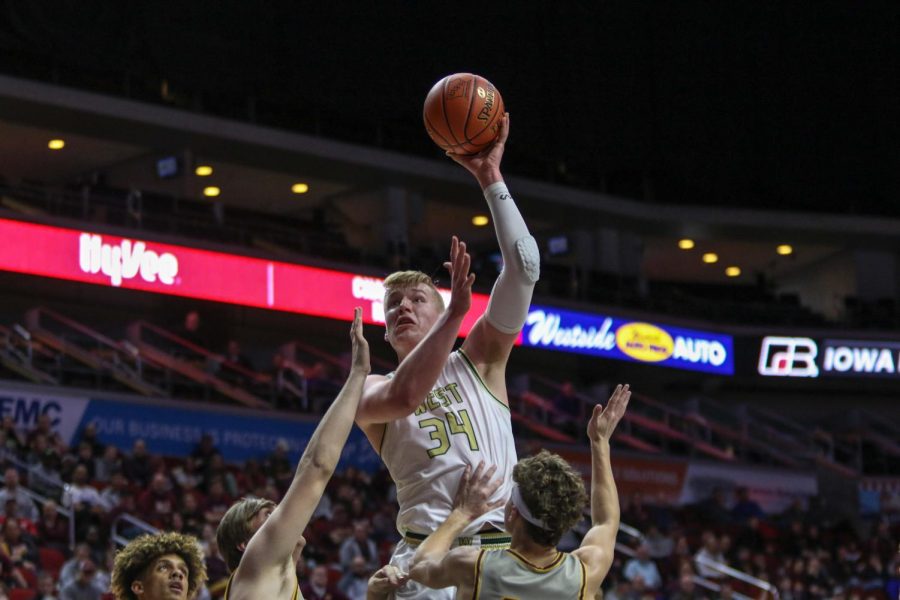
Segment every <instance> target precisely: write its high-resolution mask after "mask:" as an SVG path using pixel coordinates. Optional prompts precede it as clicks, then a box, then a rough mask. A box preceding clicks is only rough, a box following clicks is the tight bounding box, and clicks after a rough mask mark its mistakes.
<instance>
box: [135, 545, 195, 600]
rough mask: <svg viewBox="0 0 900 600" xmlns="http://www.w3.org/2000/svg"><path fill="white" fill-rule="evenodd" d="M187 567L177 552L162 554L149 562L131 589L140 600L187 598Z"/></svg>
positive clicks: (179, 599)
mask: <svg viewBox="0 0 900 600" xmlns="http://www.w3.org/2000/svg"><path fill="white" fill-rule="evenodd" d="M188 575H189V573H188V567H187V565H186V564H185V562H184V560H182V559H181V557H180V556H178V555H177V554H164V555H162V556H160V557H159V558H157V559H156V560H154V561H153V562H152V563H151V564H150V568H149V569H148V570H147V573H146V575H145V576H144V578H143V579H142V580H141V581H139V582H135V583H134V584H133V585H132V588H131V591H132V592H134V594H135V595H136V596H137V597H138V598H141V599H142V600H187V597H188Z"/></svg>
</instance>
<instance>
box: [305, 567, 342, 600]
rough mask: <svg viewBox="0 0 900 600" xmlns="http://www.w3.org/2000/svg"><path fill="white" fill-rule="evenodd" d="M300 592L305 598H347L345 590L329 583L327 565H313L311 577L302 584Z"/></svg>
mask: <svg viewBox="0 0 900 600" xmlns="http://www.w3.org/2000/svg"><path fill="white" fill-rule="evenodd" d="M300 593H302V594H303V598H304V599H305V600H347V596H345V595H344V593H343V592H341V591H340V590H339V589H338V588H337V587H335V586H334V584H329V583H328V568H327V567H325V565H318V566H316V567H313V570H312V572H311V573H310V574H309V578H308V579H307V580H306V581H304V582H303V583H302V584H301V585H300Z"/></svg>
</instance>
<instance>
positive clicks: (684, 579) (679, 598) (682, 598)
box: [669, 573, 708, 600]
mask: <svg viewBox="0 0 900 600" xmlns="http://www.w3.org/2000/svg"><path fill="white" fill-rule="evenodd" d="M669 598H670V600H701V599H703V598H708V596H707V595H706V594H705V593H703V592H701V591H700V590H699V589H698V588H697V584H696V583H694V575H693V574H691V573H684V574H682V575H681V577H679V578H678V587H677V588H676V590H675V592H674V593H672V595H671V596H669Z"/></svg>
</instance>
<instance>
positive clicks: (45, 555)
mask: <svg viewBox="0 0 900 600" xmlns="http://www.w3.org/2000/svg"><path fill="white" fill-rule="evenodd" d="M38 554H39V555H40V557H41V568H42V569H43V570H44V571H47V572H48V573H50V574H52V575H53V578H54V579H57V578H58V577H59V571H60V569H62V566H63V564H64V563H65V562H66V557H65V555H63V553H62V552H60V551H59V550H57V549H55V548H38Z"/></svg>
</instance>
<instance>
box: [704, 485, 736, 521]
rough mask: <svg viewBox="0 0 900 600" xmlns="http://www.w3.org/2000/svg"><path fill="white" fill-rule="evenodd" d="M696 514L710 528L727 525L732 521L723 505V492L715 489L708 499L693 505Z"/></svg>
mask: <svg viewBox="0 0 900 600" xmlns="http://www.w3.org/2000/svg"><path fill="white" fill-rule="evenodd" d="M695 508H696V511H697V514H698V515H699V516H700V518H702V519H703V521H704V522H705V523H707V524H708V525H711V526H714V527H716V526H724V525H729V524H730V523H731V521H732V518H731V511H730V510H728V507H727V506H726V505H725V490H723V489H722V488H715V489H714V490H713V491H712V493H711V494H710V495H709V497H708V498H706V499H705V500H701V501H700V502H698V503H697V504H696V505H695Z"/></svg>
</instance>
